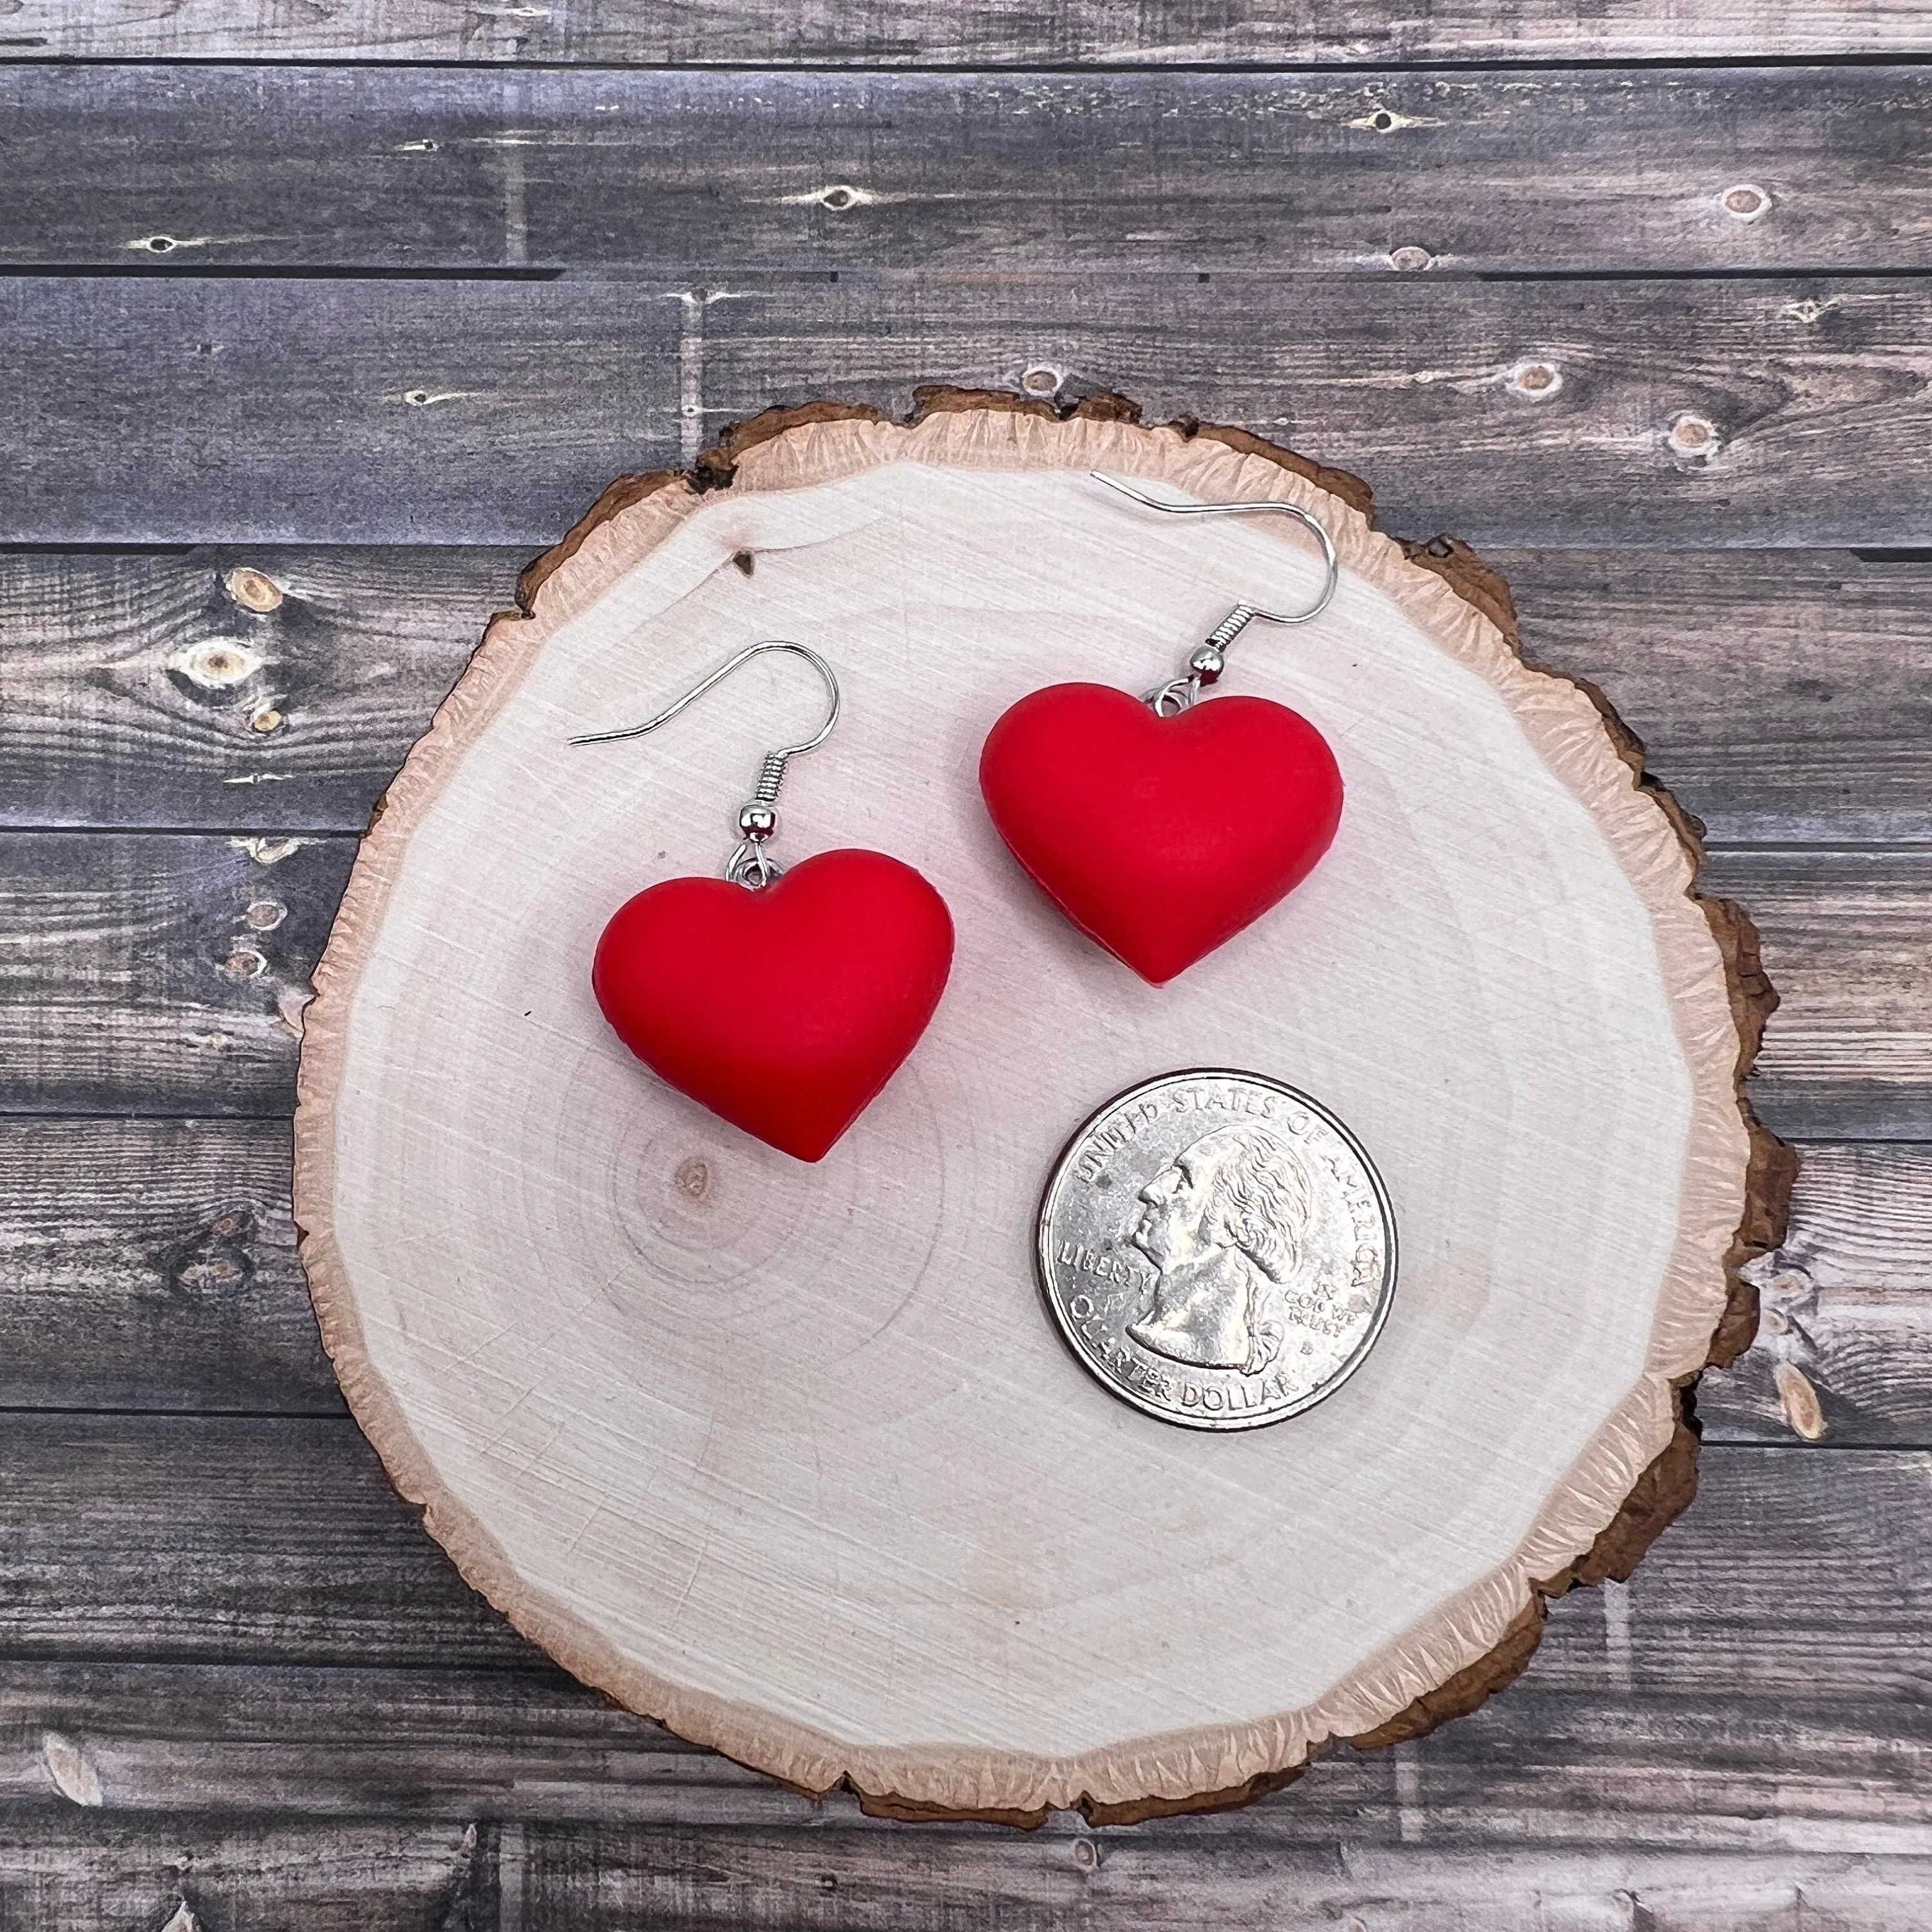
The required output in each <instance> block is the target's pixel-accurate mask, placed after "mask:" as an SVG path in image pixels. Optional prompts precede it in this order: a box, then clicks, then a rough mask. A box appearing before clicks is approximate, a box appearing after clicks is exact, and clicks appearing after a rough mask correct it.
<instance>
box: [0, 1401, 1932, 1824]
mask: <svg viewBox="0 0 1932 1932" xmlns="http://www.w3.org/2000/svg"><path fill="white" fill-rule="evenodd" d="M64 1431H65V1432H66V1433H63V1432H64ZM0 1440H4V1442H5V1448H6V1451H7V1455H8V1457H9V1460H10V1464H12V1465H14V1466H17V1467H18V1468H19V1469H20V1472H21V1477H22V1479H23V1497H24V1502H23V1505H21V1506H20V1507H19V1508H17V1510H16V1511H14V1512H13V1517H14V1520H13V1522H11V1523H10V1524H9V1525H8V1526H7V1528H6V1530H5V1538H6V1542H5V1547H4V1556H5V1560H6V1562H7V1567H8V1570H9V1571H10V1573H17V1574H19V1575H20V1577H21V1582H20V1583H19V1585H17V1586H16V1588H15V1590H14V1591H13V1593H12V1595H13V1597H14V1598H16V1599H17V1601H12V1602H10V1604H9V1605H8V1607H7V1611H6V1622H7V1632H6V1639H5V1645H6V1650H7V1655H8V1657H9V1658H10V1659H11V1660H12V1661H9V1662H7V1663H6V1664H0V1794H4V1797H5V1800H6V1801H7V1802H10V1803H14V1804H17V1805H21V1806H23V1807H24V1808H29V1809H32V1810H37V1811H47V1810H50V1809H56V1808H58V1804H59V1802H61V1801H62V1799H65V1800H66V1801H68V1802H73V1801H74V1799H76V1798H77V1796H80V1797H83V1799H84V1798H85V1796H86V1795H87V1794H89V1793H98V1798H99V1800H100V1802H101V1804H102V1805H104V1807H106V1808H110V1809H113V1810H118V1811H126V1810H139V1811H161V1812H178V1811H187V1810H190V1809H207V1810H215V1811H219V1810H223V1809H229V1808H235V1809H239V1808H243V1807H247V1808H250V1809H253V1810H257V1811H281V1812H287V1813H310V1814H315V1813H336V1814H353V1813H356V1812H358V1811H362V1812H367V1813H370V1814H383V1815H387V1816H390V1817H398V1816H418V1817H449V1818H461V1817H465V1816H470V1815H475V1814H478V1813H482V1814H493V1815H504V1814H506V1813H508V1814H516V1813H517V1812H520V1813H521V1814H523V1815H525V1816H529V1817H549V1818H553V1819H561V1818H569V1817H601V1818H605V1819H631V1820H655V1821H657V1822H659V1823H664V1824H673V1823H676V1824H682V1825H685V1826H700V1825H703V1826H712V1827H716V1828H722V1829H729V1828H730V1827H731V1826H733V1825H736V1826H738V1827H739V1828H741V1829H742V1828H745V1827H751V1826H759V1825H764V1826H782V1825H786V1824H793V1825H799V1824H806V1823H811V1822H812V1821H814V1820H820V1821H823V1822H825V1823H833V1822H842V1823H847V1824H850V1825H853V1826H856V1825H857V1823H858V1821H857V1820H856V1819H854V1818H853V1817H852V1816H851V1808H850V1805H849V1804H847V1802H845V1801H844V1800H836V1801H833V1802H832V1803H831V1804H830V1805H829V1806H827V1807H824V1808H814V1807H813V1806H812V1805H811V1804H810V1803H809V1802H808V1801H806V1800H804V1799H800V1798H799V1797H797V1796H795V1795H794V1794H792V1793H788V1792H786V1791H785V1790H783V1789H782V1788H781V1787H776V1786H774V1785H772V1784H768V1783H766V1781H763V1780H762V1779H759V1778H755V1777H754V1775H751V1774H749V1773H747V1772H743V1771H742V1770H740V1769H738V1768H737V1767H736V1766H731V1765H730V1764H728V1763H724V1762H722V1761H721V1760H718V1759H717V1758H715V1757H713V1756H712V1755H711V1754H708V1753H703V1752H700V1751H694V1750H693V1749H691V1748H690V1747H688V1746H686V1745H682V1744H681V1743H679V1742H678V1741H677V1740H676V1739H673V1738H670V1737H669V1736H667V1734H666V1733H663V1732H661V1731H660V1730H658V1728H657V1727H655V1726H654V1725H652V1724H649V1722H648V1721H646V1720H643V1719H641V1718H636V1717H634V1716H632V1715H629V1714H628V1713H625V1712H619V1711H617V1710H616V1709H613V1708H611V1707H610V1706H607V1705H606V1704H604V1703H603V1702H602V1701H601V1700H599V1699H598V1698H597V1697H595V1696H594V1695H592V1694H590V1693H589V1692H586V1691H584V1690H583V1689H582V1688H581V1687H580V1686H577V1685H574V1684H572V1683H571V1682H570V1681H569V1680H568V1679H565V1678H564V1677H563V1676H562V1675H561V1673H557V1672H556V1671H554V1670H552V1669H550V1667H548V1666H547V1665H546V1664H544V1663H543V1662H542V1661H541V1659H539V1658H537V1657H536V1655H535V1653H534V1652H530V1651H528V1650H527V1649H525V1648H524V1647H523V1646H521V1645H520V1643H518V1642H517V1640H515V1639H514V1637H511V1635H510V1634H509V1633H508V1631H506V1630H505V1628H504V1627H503V1626H502V1625H500V1624H499V1623H498V1622H496V1619H494V1618H493V1617H492V1616H490V1613H487V1611H486V1610H483V1609H482V1608H481V1606H480V1604H477V1602H476V1600H475V1599H474V1598H471V1597H470V1596H469V1595H468V1593H467V1592H465V1591H464V1590H463V1588H462V1586H460V1584H459V1583H458V1582H457V1581H456V1580H455V1577H454V1575H453V1574H452V1572H450V1571H449V1568H448V1566H447V1565H446V1564H445V1563H444V1562H443V1559H442V1557H441V1556H440V1553H438V1552H437V1550H435V1549H434V1547H433V1546H432V1545H431V1544H430V1543H429V1542H428V1539H427V1538H423V1537H422V1536H421V1535H419V1534H418V1533H417V1532H416V1531H415V1530H414V1529H413V1526H412V1525H411V1523H410V1520H409V1515H408V1512H407V1511H405V1510H404V1508H403V1507H402V1505H400V1504H399V1503H398V1502H396V1500H395V1498H394V1496H392V1495H391V1494H390V1493H389V1491H388V1490H387V1488H386V1485H385V1484H383V1481H382V1478H381V1477H380V1472H378V1471H377V1469H376V1467H375V1465H374V1459H373V1457H370V1456H369V1454H368V1451H367V1450H366V1448H365V1446H364V1445H363V1444H362V1439H361V1438H360V1437H359V1436H358V1435H357V1434H356V1431H355V1430H354V1428H353V1425H352V1424H350V1423H348V1422H347V1421H337V1422H317V1423H314V1424H294V1423H290V1422H287V1421H272V1422H271V1421H258V1422H245V1421H231V1422H227V1423H220V1424H216V1423H210V1422H207V1421H190V1420H188V1419H185V1418H182V1419H177V1420H175V1421H166V1420H163V1419H161V1418H96V1419H93V1420H92V1421H88V1422H86V1423H85V1424H80V1423H77V1422H76V1421H74V1420H73V1419H71V1418H5V1420H4V1421H0ZM76 1442H78V1443H80V1444H82V1445H85V1446H86V1448H87V1449H88V1450H89V1452H90V1457H91V1459H92V1460H90V1461H89V1462H87V1463H83V1462H80V1461H78V1460H77V1459H76V1458H74V1457H73V1456H72V1455H71V1454H63V1453H62V1445H63V1444H68V1445H72V1444H74V1443H76ZM1704 1462H1705V1467H1704V1472H1703V1488H1702V1494H1701V1496H1700V1501H1699V1502H1698V1504H1697V1505H1696V1506H1695V1508H1694V1511H1693V1512H1692V1514H1691V1516H1689V1517H1688V1518H1687V1519H1686V1520H1685V1522H1684V1523H1682V1525H1681V1526H1679V1527H1678V1528H1677V1529H1673V1530H1672V1531H1671V1532H1669V1533H1668V1534H1667V1535H1666V1536H1665V1537H1664V1538H1663V1539H1662V1541H1661V1542H1660V1543H1659V1544H1658V1545H1657V1547H1656V1548H1655V1550H1653V1552H1652V1554H1651V1556H1649V1558H1648V1559H1646V1563H1645V1564H1644V1565H1643V1568H1641V1569H1640V1571H1638V1573H1637V1577H1636V1579H1635V1580H1634V1581H1633V1582H1632V1583H1630V1584H1629V1585H1628V1586H1610V1588H1609V1589H1607V1590H1602V1591H1591V1592H1579V1593H1577V1595H1574V1596H1573V1597H1571V1598H1567V1599H1565V1600H1564V1601H1562V1602H1559V1604H1556V1605H1555V1606H1553V1608H1552V1610H1551V1613H1550V1623H1549V1626H1548V1629H1547V1634H1546V1636H1545V1638H1544V1643H1543V1646H1542V1648H1541V1650H1540V1651H1539V1652H1538V1655H1537V1658H1536V1659H1535V1662H1534V1663H1533V1664H1532V1666H1531V1668H1530V1670H1529V1673H1528V1675H1527V1676H1526V1677H1525V1678H1524V1679H1523V1681H1522V1682H1521V1683H1520V1685H1518V1686H1517V1688H1514V1689H1513V1690H1512V1691H1511V1693H1510V1694H1509V1695H1508V1696H1507V1697H1502V1698H1500V1699H1498V1700H1495V1701H1494V1702H1493V1703H1490V1705H1488V1706H1485V1707H1484V1710H1483V1711H1482V1712H1481V1713H1480V1714H1479V1715H1477V1716H1476V1717H1475V1718H1472V1719H1470V1720H1468V1721H1462V1722H1459V1723H1458V1724H1455V1725H1452V1726H1449V1727H1445V1729H1444V1730H1442V1731H1441V1732H1439V1733H1436V1734H1435V1735H1434V1736H1432V1737H1430V1738H1428V1739H1424V1740H1423V1741H1422V1742H1421V1743H1419V1744H1418V1745H1411V1746H1405V1747H1403V1748H1401V1750H1400V1751H1399V1752H1398V1753H1397V1754H1393V1755H1391V1754H1381V1753H1375V1754H1367V1755H1360V1754H1356V1753H1355V1752H1352V1751H1338V1752H1335V1753H1333V1754H1330V1755H1329V1756H1328V1757H1325V1758H1323V1759H1322V1760H1320V1761H1319V1762H1318V1763H1317V1764H1316V1766H1314V1768H1313V1769H1312V1770H1311V1771H1310V1773H1309V1774H1308V1775H1307V1778H1306V1779H1305V1780H1304V1781H1303V1782H1302V1783H1301V1784H1300V1785H1299V1786H1298V1787H1296V1789H1295V1790H1294V1791H1292V1792H1291V1793H1286V1794H1284V1795H1283V1796H1282V1797H1280V1799H1277V1800H1275V1801H1273V1802H1271V1804H1269V1805H1268V1806H1266V1807H1265V1808H1262V1809H1261V1810H1259V1811H1255V1812H1253V1813H1248V1814H1239V1815H1238V1816H1237V1817H1233V1818H1230V1819H1226V1820H1209V1821H1202V1822H1201V1823H1199V1824H1198V1825H1196V1826H1191V1827H1188V1828H1177V1827H1175V1826H1166V1827H1158V1828H1153V1830H1152V1831H1151V1832H1150V1831H1149V1830H1148V1829H1145V1828H1144V1829H1142V1831H1140V1832H1136V1833H1134V1834H1132V1835H1130V1836H1128V1837H1127V1838H1119V1837H1114V1838H1110V1839H1109V1843H1112V1844H1115V1845H1117V1846H1121V1847H1123V1848H1125V1847H1126V1846H1128V1845H1130V1844H1131V1843H1134V1842H1136V1841H1139V1840H1142V1839H1144V1838H1146V1837H1148V1836H1150V1835H1157V1834H1158V1833H1159V1832H1165V1831H1171V1830H1175V1829H1185V1830H1187V1832H1189V1833H1190V1835H1198V1836H1199V1837H1200V1838H1204V1839H1205V1838H1211V1839H1213V1840H1214V1841H1217V1842H1219V1843H1223V1844H1225V1845H1226V1846H1229V1849H1233V1848H1234V1847H1235V1846H1237V1845H1238V1844H1239V1843H1244V1842H1245V1843H1250V1844H1251V1845H1255V1846H1265V1845H1269V1844H1273V1845H1275V1846H1288V1845H1292V1844H1294V1843H1304V1844H1307V1843H1321V1842H1322V1841H1327V1840H1333V1839H1336V1838H1340V1839H1343V1840H1348V1841H1355V1842H1356V1843H1360V1844H1362V1845H1364V1846H1372V1845H1374V1844H1376V1843H1382V1844H1385V1845H1393V1844H1396V1843H1416V1842H1418V1841H1435V1842H1437V1843H1444V1844H1448V1843H1454V1842H1456V1841H1458V1840H1459V1839H1460V1840H1463V1841H1487V1842H1490V1843H1509V1842H1511V1841H1515V1842H1517V1843H1520V1844H1523V1845H1526V1846H1529V1845H1538V1844H1541V1845H1554V1844H1562V1843H1570V1844H1592V1843H1595V1844H1598V1845H1602V1846H1622V1845H1626V1844H1640V1845H1651V1846H1686V1847H1689V1846H1697V1845H1700V1844H1702V1845H1706V1846H1728V1847H1730V1848H1731V1849H1736V1850H1739V1851H1744V1850H1749V1849H1769V1848H1774V1847H1778V1848H1783V1849H1787V1850H1796V1849H1809V1850H1812V1851H1814V1852H1857V1851H1867V1852H1869V1851H1875V1850H1880V1849H1894V1850H1905V1849H1912V1850H1915V1851H1918V1852H1925V1851H1927V1850H1932V1806H1929V1805H1928V1803H1927V1797H1926V1792H1927V1773H1928V1770H1929V1769H1932V1731H1928V1728H1927V1722H1926V1719H1925V1715H1924V1697H1925V1692H1926V1688H1927V1686H1926V1670H1927V1661H1926V1658H1925V1654H1924V1646H1923V1643H1922V1633H1923V1630H1924V1620H1925V1618H1926V1616H1927V1614H1928V1611H1929V1610H1932V1604H1928V1601H1927V1589H1928V1585H1927V1577H1928V1576H1932V1564H1928V1560H1927V1548H1926V1535H1925V1532H1924V1512H1923V1511H1922V1510H1921V1509H1920V1508H1918V1496H1919V1494H1920V1492H1921V1490H1922V1487H1923V1472H1922V1469H1921V1467H1920V1459H1918V1458H1915V1457H1900V1456H1897V1455H1893V1454H1887V1453H1884V1452H1876V1453H1868V1452H1864V1451H1841V1452H1839V1453H1838V1454H1833V1455H1831V1456H1825V1455H1822V1454H1820V1455H1815V1456H1809V1455H1805V1454H1793V1453H1791V1452H1790V1451H1782V1450H1770V1449H1743V1448H1730V1449H1715V1450H1711V1451H1707V1452H1706V1457H1705V1459H1704ZM101 1472H111V1473H112V1474H113V1475H115V1476H116V1477H118V1478H121V1480H119V1481H117V1482H116V1483H115V1487H114V1488H113V1491H112V1493H111V1495H110V1497H109V1498H108V1499H107V1501H106V1502H105V1503H104V1505H100V1506H97V1507H96V1508H94V1509H93V1510H92V1511H86V1512H77V1509H76V1499H77V1494H78V1493H80V1492H82V1491H83V1490H84V1489H85V1487H86V1484H87V1481H88V1478H89V1475H98V1474H99V1473H101ZM320 1479H326V1484H327V1487H326V1489H325V1488H323V1487H320ZM184 1496H188V1497H192V1496H202V1497H204V1498H205V1499H206V1500H205V1502H202V1504H201V1505H199V1507H198V1508H190V1509H188V1510H187V1511H186V1512H185V1513H184V1510H183V1507H182V1502H183V1498H184ZM325 1496H326V1499H327V1500H326V1502H321V1501H319V1499H320V1498H322V1497H325ZM217 1499H218V1502H217ZM184 1514H185V1520H184ZM223 1535H226V1537H227V1538H228V1539H229V1547H230V1548H232V1549H234V1550H239V1552H240V1553H241V1555H240V1556H239V1558H238V1557H236V1556H233V1555H230V1554H224V1553H223V1545H222V1544H221V1542H220V1538H221V1537H222V1536H223ZM68 1660H73V1661H68ZM244 1666H245V1667H244ZM50 1732H51V1733H52V1734H53V1736H54V1737H55V1739H58V1740H60V1741H62V1743H64V1744H65V1746H66V1747H67V1748H68V1750H67V1753H65V1754H64V1753H63V1752H62V1751H61V1750H60V1748H58V1746H55V1747H54V1748H52V1749H51V1750H50V1748H49V1742H48V1733H50ZM865 1829H868V1830H870V1829H880V1828H875V1827H867V1828H865ZM1058 1829H1059V1828H1058V1827H1056V1831H1058ZM895 1842H898V1841H896V1840H895ZM1007 1842H1012V1841H1007ZM720 1849H722V1847H721V1848H720ZM903 1855H916V1852H913V1850H912V1849H911V1848H910V1847H907V1849H906V1850H905V1851H904V1854H903Z"/></svg>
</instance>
